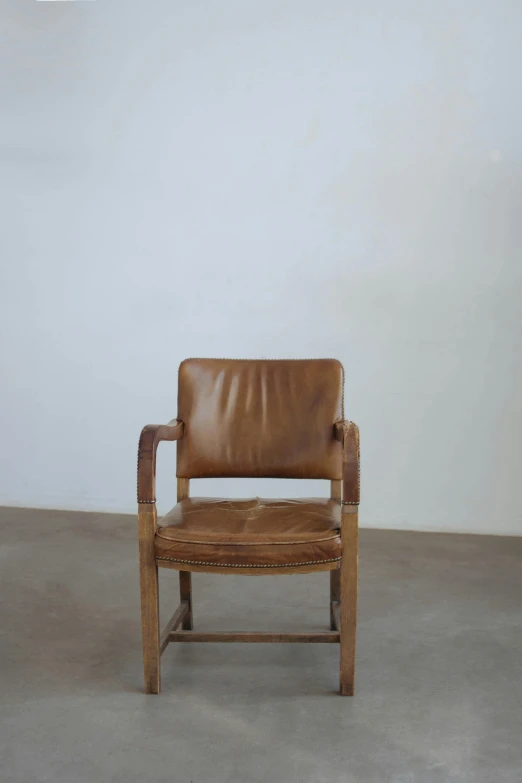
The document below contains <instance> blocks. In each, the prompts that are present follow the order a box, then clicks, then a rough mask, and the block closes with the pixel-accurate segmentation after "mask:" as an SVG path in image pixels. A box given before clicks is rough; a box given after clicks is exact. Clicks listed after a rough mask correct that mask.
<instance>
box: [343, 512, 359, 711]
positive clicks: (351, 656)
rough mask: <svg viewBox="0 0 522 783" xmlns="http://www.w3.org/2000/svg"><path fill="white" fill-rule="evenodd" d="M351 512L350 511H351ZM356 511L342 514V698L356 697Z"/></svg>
mask: <svg viewBox="0 0 522 783" xmlns="http://www.w3.org/2000/svg"><path fill="white" fill-rule="evenodd" d="M349 508H350V507H349ZM357 533H358V521H357V511H356V510H355V511H352V510H351V509H350V512H348V513H345V514H344V513H343V521H342V526H341V543H342V550H341V569H340V589H341V605H340V618H341V627H340V629H339V633H340V648H341V677H340V680H341V682H340V686H341V688H340V690H341V696H353V692H354V681H355V633H356V626H357V565H358V555H357Z"/></svg>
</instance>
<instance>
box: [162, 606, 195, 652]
mask: <svg viewBox="0 0 522 783" xmlns="http://www.w3.org/2000/svg"><path fill="white" fill-rule="evenodd" d="M188 612H189V605H188V603H187V602H182V603H181V604H180V605H179V606H178V608H177V609H176V611H175V612H174V614H173V615H172V617H171V618H170V620H169V621H168V623H167V625H166V626H165V629H164V631H163V633H162V634H161V638H160V655H161V653H162V652H163V651H164V649H165V647H166V646H167V644H168V643H169V634H170V633H171V632H172V631H175V630H176V628H177V627H178V625H179V624H180V623H181V622H182V621H183V620H184V618H185V617H186V615H187V614H188Z"/></svg>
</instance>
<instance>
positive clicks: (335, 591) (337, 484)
mask: <svg viewBox="0 0 522 783" xmlns="http://www.w3.org/2000/svg"><path fill="white" fill-rule="evenodd" d="M342 492H343V482H342V480H341V479H334V480H333V481H331V482H330V497H331V498H332V500H337V502H338V503H340V502H341V500H342ZM339 577H340V571H339V570H336V571H330V630H332V631H338V630H339V625H338V624H337V625H336V617H335V615H334V604H335V603H336V604H339V601H340V597H341V596H340V582H339Z"/></svg>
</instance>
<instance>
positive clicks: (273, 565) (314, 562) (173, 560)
mask: <svg viewBox="0 0 522 783" xmlns="http://www.w3.org/2000/svg"><path fill="white" fill-rule="evenodd" d="M156 560H169V561H170V562H171V563H187V564H188V565H204V566H213V567H214V568H292V567H298V566H305V565H318V564H319V563H338V562H339V561H340V560H341V558H340V557H331V558H329V559H328V560H306V561H305V562H304V563H268V564H266V565H252V564H251V563H208V562H206V561H205V560H181V559H180V558H178V557H158V556H157V557H156Z"/></svg>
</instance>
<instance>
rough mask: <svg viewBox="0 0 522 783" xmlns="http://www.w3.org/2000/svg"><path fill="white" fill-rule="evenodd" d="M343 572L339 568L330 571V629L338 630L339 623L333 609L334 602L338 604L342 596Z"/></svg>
mask: <svg viewBox="0 0 522 783" xmlns="http://www.w3.org/2000/svg"><path fill="white" fill-rule="evenodd" d="M340 576H341V572H340V570H339V569H338V568H337V569H336V570H335V571H330V630H331V631H338V630H339V629H338V628H337V623H336V621H335V615H334V611H333V607H334V604H338V603H339V601H340V596H341V591H340V587H341V582H340Z"/></svg>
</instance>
